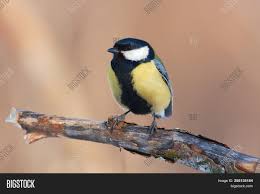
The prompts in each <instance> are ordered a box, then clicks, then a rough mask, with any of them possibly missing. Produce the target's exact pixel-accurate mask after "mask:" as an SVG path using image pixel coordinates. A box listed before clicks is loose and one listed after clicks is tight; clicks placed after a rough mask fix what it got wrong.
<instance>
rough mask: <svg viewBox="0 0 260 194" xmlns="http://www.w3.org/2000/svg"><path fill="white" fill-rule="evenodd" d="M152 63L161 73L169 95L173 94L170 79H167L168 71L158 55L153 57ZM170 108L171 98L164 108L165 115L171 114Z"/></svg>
mask: <svg viewBox="0 0 260 194" xmlns="http://www.w3.org/2000/svg"><path fill="white" fill-rule="evenodd" d="M154 63H155V65H156V68H157V69H158V71H159V72H160V73H161V75H162V78H163V79H164V81H165V83H166V84H167V86H168V87H169V89H170V91H171V95H172V96H173V90H172V84H171V81H170V79H169V76H168V73H167V71H166V68H165V67H164V65H163V63H162V61H161V60H160V59H159V58H158V57H156V58H155V59H154ZM172 109H173V107H172V99H171V102H170V104H169V105H168V107H167V108H166V109H165V110H164V114H165V116H166V117H169V116H171V115H172Z"/></svg>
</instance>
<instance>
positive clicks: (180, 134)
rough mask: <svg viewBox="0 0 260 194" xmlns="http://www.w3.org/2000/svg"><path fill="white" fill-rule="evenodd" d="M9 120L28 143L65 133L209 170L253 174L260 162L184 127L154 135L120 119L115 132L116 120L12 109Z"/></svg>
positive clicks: (160, 130) (64, 134)
mask: <svg viewBox="0 0 260 194" xmlns="http://www.w3.org/2000/svg"><path fill="white" fill-rule="evenodd" d="M6 122H9V123H13V124H15V125H16V126H18V127H20V128H22V129H24V130H25V131H26V134H25V139H26V141H27V142H28V143H33V142H35V141H37V140H40V139H42V138H46V137H59V136H65V137H68V138H74V139H81V140H87V141H93V142H99V143H104V144H111V145H114V146H116V147H120V148H124V149H126V150H128V151H131V152H134V153H138V154H140V155H144V156H153V157H155V158H161V159H164V160H166V161H169V162H172V163H175V162H178V163H181V164H184V165H186V166H189V167H192V168H194V169H198V170H201V171H203V172H209V173H240V172H248V173H253V172H255V171H256V168H257V166H258V165H259V163H260V159H259V158H257V157H253V156H249V155H246V154H243V153H239V152H236V151H234V150H232V149H231V148H229V147H228V146H227V145H225V144H223V143H219V142H217V141H214V140H211V139H209V138H206V137H203V136H201V135H193V134H191V133H189V132H187V131H185V130H181V129H158V130H157V132H156V133H155V134H153V135H152V136H151V135H150V134H148V133H147V127H144V126H139V125H136V124H133V123H127V122H120V123H119V124H118V125H117V126H116V127H115V129H114V130H113V132H111V131H110V130H108V129H107V127H109V126H111V125H112V124H113V122H114V120H113V119H112V118H109V119H108V121H102V122H98V121H92V120H88V119H73V118H65V117H59V116H49V115H45V114H40V113H36V112H32V111H26V110H16V109H15V108H13V109H12V110H11V113H10V115H9V117H8V118H7V119H6Z"/></svg>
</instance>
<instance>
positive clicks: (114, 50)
mask: <svg viewBox="0 0 260 194" xmlns="http://www.w3.org/2000/svg"><path fill="white" fill-rule="evenodd" d="M107 52H110V53H119V50H118V49H117V48H110V49H108V50H107Z"/></svg>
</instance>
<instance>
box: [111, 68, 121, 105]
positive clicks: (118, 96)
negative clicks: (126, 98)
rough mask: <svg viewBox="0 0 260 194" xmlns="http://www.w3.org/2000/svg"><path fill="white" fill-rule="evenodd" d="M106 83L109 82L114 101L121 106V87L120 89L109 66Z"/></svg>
mask: <svg viewBox="0 0 260 194" xmlns="http://www.w3.org/2000/svg"><path fill="white" fill-rule="evenodd" d="M108 82H109V85H110V88H111V90H112V94H113V96H114V97H115V99H116V101H117V102H118V103H119V104H120V105H121V106H123V105H122V103H121V95H122V90H121V87H120V83H119V81H118V79H117V77H116V74H115V72H114V71H113V69H112V67H111V65H109V68H108Z"/></svg>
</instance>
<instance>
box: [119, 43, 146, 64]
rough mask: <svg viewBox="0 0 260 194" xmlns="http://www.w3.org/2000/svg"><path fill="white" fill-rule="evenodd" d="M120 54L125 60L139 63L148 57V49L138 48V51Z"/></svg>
mask: <svg viewBox="0 0 260 194" xmlns="http://www.w3.org/2000/svg"><path fill="white" fill-rule="evenodd" d="M122 53H123V55H124V57H125V58H126V59H127V60H130V61H141V60H144V59H146V58H147V57H148V55H149V47H148V46H144V47H142V48H139V49H134V50H130V51H122Z"/></svg>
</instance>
